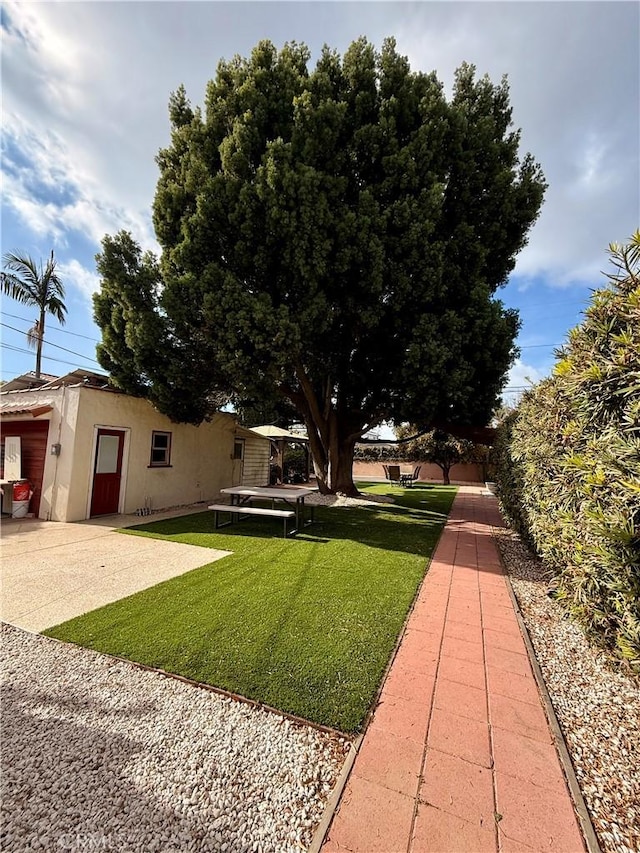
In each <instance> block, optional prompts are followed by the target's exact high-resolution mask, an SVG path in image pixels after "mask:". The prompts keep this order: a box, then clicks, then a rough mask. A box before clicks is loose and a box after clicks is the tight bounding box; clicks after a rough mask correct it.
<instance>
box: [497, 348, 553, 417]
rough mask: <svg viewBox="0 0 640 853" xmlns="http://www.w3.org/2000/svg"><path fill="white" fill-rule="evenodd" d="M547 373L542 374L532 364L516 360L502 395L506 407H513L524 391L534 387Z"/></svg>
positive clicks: (542, 372)
mask: <svg viewBox="0 0 640 853" xmlns="http://www.w3.org/2000/svg"><path fill="white" fill-rule="evenodd" d="M549 373H550V371H547V372H544V371H542V370H540V369H538V368H537V367H534V366H533V365H532V364H526V363H525V362H524V361H522V359H520V358H518V359H516V361H515V363H514V364H513V367H512V368H511V370H510V371H509V376H508V378H507V384H506V386H505V390H504V391H503V393H502V401H503V403H504V404H505V405H508V406H513V405H515V404H516V403H517V402H518V400H519V399H520V397H521V396H522V394H523V392H524V391H525V390H527V389H528V388H531V387H533V386H534V385H536V384H537V383H538V382H540V380H541V379H544V378H545V376H548V375H549Z"/></svg>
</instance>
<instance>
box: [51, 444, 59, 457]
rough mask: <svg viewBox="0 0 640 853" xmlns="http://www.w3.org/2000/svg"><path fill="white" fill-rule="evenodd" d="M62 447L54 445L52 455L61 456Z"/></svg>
mask: <svg viewBox="0 0 640 853" xmlns="http://www.w3.org/2000/svg"><path fill="white" fill-rule="evenodd" d="M61 447H62V445H60V444H52V445H51V455H52V456H60V450H61Z"/></svg>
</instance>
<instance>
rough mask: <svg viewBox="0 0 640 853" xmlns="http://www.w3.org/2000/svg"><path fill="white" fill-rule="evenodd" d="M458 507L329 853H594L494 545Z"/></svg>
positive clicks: (485, 513)
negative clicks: (583, 829) (581, 824)
mask: <svg viewBox="0 0 640 853" xmlns="http://www.w3.org/2000/svg"><path fill="white" fill-rule="evenodd" d="M501 523H502V522H501V520H500V516H499V513H498V509H497V503H496V501H495V499H494V498H493V497H490V496H488V495H486V494H482V490H481V489H480V488H475V489H474V488H462V489H460V491H459V493H458V496H457V498H456V500H455V502H454V505H453V510H452V513H451V515H450V517H449V520H448V521H447V524H446V527H445V530H444V532H443V534H442V537H441V539H440V542H439V544H438V547H437V549H436V552H435V554H434V557H433V560H432V563H431V566H430V568H429V571H428V573H427V575H426V577H425V580H424V583H423V586H422V589H421V591H420V594H419V596H418V599H417V601H416V605H415V608H414V610H413V613H412V614H411V616H410V619H409V622H408V625H407V630H406V632H405V635H404V637H403V640H402V642H401V644H400V648H399V650H398V653H397V655H396V658H395V660H394V662H393V665H392V667H391V670H390V672H389V675H388V677H387V679H386V681H385V684H384V687H383V690H382V694H381V698H380V703H379V705H378V707H377V708H376V711H375V715H374V718H373V721H372V722H371V725H370V726H369V728H368V729H367V732H366V735H365V737H364V740H363V742H362V746H361V748H360V751H359V753H358V756H357V758H356V761H355V764H354V766H353V769H352V771H351V774H350V776H349V780H348V782H347V785H346V787H345V790H344V793H343V795H342V798H341V801H340V804H339V807H338V810H337V812H336V814H335V816H334V819H333V822H332V824H331V827H330V829H329V832H328V834H327V838H326V840H325V843H324V845H323V847H322V850H323V853H337V851H352V853H375V851H382V853H422V851H425V852H426V851H428V853H435V851H443V853H484V851H487V853H498V851H500V853H530V851H553V853H574V851H576V853H582V851H584V849H585V847H584V842H583V838H582V834H581V832H580V829H579V827H578V822H577V819H576V816H575V813H574V809H573V805H572V801H571V798H570V795H569V791H568V789H567V785H566V782H565V779H564V775H563V772H562V768H561V766H560V762H559V760H558V756H557V753H556V749H555V747H554V745H553V739H552V736H551V732H550V729H549V725H548V723H547V718H546V715H545V712H544V709H543V704H542V702H541V699H540V697H539V693H538V689H537V686H536V682H535V679H534V677H533V673H532V671H531V667H530V665H529V658H528V656H527V650H526V647H525V644H524V641H523V639H522V636H521V634H520V629H519V627H518V622H517V620H516V616H515V611H514V608H513V604H512V602H511V598H510V596H509V592H508V590H507V586H506V582H505V577H504V573H503V570H502V567H501V564H500V561H499V559H498V553H497V550H496V545H495V543H494V540H493V538H492V535H491V525H494V526H498V525H500V524H501Z"/></svg>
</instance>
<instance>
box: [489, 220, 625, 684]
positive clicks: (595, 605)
mask: <svg viewBox="0 0 640 853" xmlns="http://www.w3.org/2000/svg"><path fill="white" fill-rule="evenodd" d="M611 255H612V260H613V262H614V264H615V267H616V273H615V274H614V275H611V276H609V279H610V281H609V284H608V286H607V287H605V288H603V289H601V290H598V291H596V292H594V294H593V297H592V300H591V304H590V306H589V308H588V309H587V311H586V314H585V319H584V321H583V322H582V324H581V325H579V326H577V327H576V328H575V329H573V330H572V331H571V333H570V335H569V340H568V343H567V344H566V346H565V347H564V348H563V349H562V350H561V351H560V353H559V355H558V361H557V363H556V366H555V369H554V373H553V376H552V377H551V378H550V379H548V380H545V381H543V382H541V383H540V384H539V385H538V386H536V388H535V389H533V390H532V391H530V392H529V393H528V394H526V395H525V397H524V398H523V400H522V402H521V404H520V406H519V407H518V410H517V412H516V414H515V416H514V417H513V419H512V421H511V422H510V423H509V420H507V422H506V423H505V424H504V426H503V428H502V429H501V430H500V436H499V444H500V452H499V454H498V455H499V460H500V461H499V464H498V474H497V476H498V485H499V491H500V496H501V500H502V503H503V508H504V511H505V514H506V515H507V516H508V518H509V519H510V521H511V522H512V523H513V525H514V527H516V529H518V530H520V532H521V533H522V534H523V536H524V537H525V538H526V539H527V540H528V541H529V542H531V543H533V545H534V547H535V550H536V551H537V553H538V554H539V555H540V556H541V557H542V559H543V560H544V561H545V562H546V563H547V565H549V566H550V567H551V568H552V569H553V570H554V572H555V575H556V579H555V584H554V593H555V595H556V596H557V598H558V599H559V600H561V601H563V602H564V603H565V604H566V605H567V607H568V608H569V609H570V610H571V612H572V613H573V614H574V615H575V616H576V617H577V618H578V619H579V620H580V621H581V622H582V623H583V625H584V626H585V627H586V629H587V631H588V632H589V633H590V634H592V635H593V636H594V637H595V638H596V639H597V640H599V641H600V642H601V643H602V644H603V645H605V646H607V647H609V648H611V649H613V650H615V651H616V652H617V653H618V654H619V655H620V656H621V657H624V658H626V659H627V660H628V661H629V662H630V663H631V665H632V667H633V668H634V669H636V670H638V671H640V275H639V272H640V232H638V233H636V234H635V235H634V237H633V238H632V240H631V242H630V243H629V245H627V246H626V247H620V246H612V247H611Z"/></svg>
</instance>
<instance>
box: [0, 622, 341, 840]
mask: <svg viewBox="0 0 640 853" xmlns="http://www.w3.org/2000/svg"><path fill="white" fill-rule="evenodd" d="M2 651H3V667H2V690H3V698H2V804H3V805H2V809H3V814H2V818H3V820H2V831H1V832H2V834H1V836H0V848H1V849H2V850H3V851H5V853H9V852H10V851H12V852H13V851H15V853H18V851H19V853H24V851H32V850H33V851H35V850H44V851H60V850H70V851H71V850H72V851H79V850H82V851H88V850H91V851H98V850H100V851H102V850H113V851H118V853H127V851H135V852H136V853H138V851H145V853H146V851H149V852H150V853H151V852H152V851H162V853H173V851H175V853H185V851H216V853H218V851H220V853H226V851H228V853H243V851H251V853H254V851H255V853H268V851H273V853H287V852H288V851H300V850H303V849H305V847H306V846H307V845H308V844H309V843H310V841H311V838H312V836H313V832H314V830H315V828H316V826H317V824H318V822H319V821H320V819H321V817H322V814H323V811H324V808H325V804H326V800H327V797H328V796H329V794H330V792H331V790H332V789H333V787H334V785H335V781H336V778H337V775H338V773H339V772H340V769H341V767H342V765H343V763H344V759H345V756H346V753H347V751H348V749H349V746H350V744H349V742H348V741H347V740H346V739H343V738H340V737H338V736H336V735H333V734H329V733H324V732H321V731H318V730H317V729H314V728H313V727H310V726H305V725H301V724H298V723H296V722H293V721H290V720H288V719H286V718H284V717H281V716H280V715H277V714H274V713H271V712H268V711H265V710H263V709H259V708H255V707H252V706H249V705H247V704H245V703H243V702H239V701H236V700H233V699H230V698H227V697H224V696H220V695H218V694H215V693H212V692H210V691H207V690H203V689H200V688H198V687H194V686H192V685H189V684H186V683H183V682H180V681H177V680H175V679H172V678H168V677H165V676H163V675H161V674H158V673H154V672H148V671H145V670H141V669H139V668H137V667H135V666H133V665H132V664H128V663H125V662H120V661H116V660H114V659H112V658H109V657H107V656H104V655H100V654H98V653H96V652H92V651H88V650H85V649H80V648H77V647H75V646H71V645H66V644H62V643H58V642H56V641H54V640H50V639H48V638H46V637H42V636H39V635H35V634H30V633H27V632H25V631H23V630H21V629H19V628H15V627H13V626H10V625H3V627H2Z"/></svg>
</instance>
